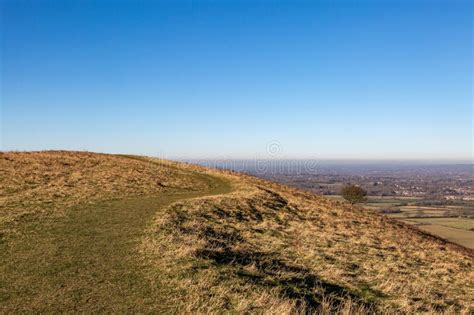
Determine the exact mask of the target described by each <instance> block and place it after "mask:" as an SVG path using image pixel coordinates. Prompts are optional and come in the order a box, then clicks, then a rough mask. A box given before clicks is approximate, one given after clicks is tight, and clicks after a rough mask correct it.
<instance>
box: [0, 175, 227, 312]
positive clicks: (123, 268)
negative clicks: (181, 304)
mask: <svg viewBox="0 0 474 315" xmlns="http://www.w3.org/2000/svg"><path fill="white" fill-rule="evenodd" d="M187 172H191V173H192V174H193V176H195V178H196V180H197V181H204V182H206V183H207V184H208V187H209V188H208V189H207V190H203V191H192V192H190V191H176V192H173V193H162V194H159V195H156V196H151V197H146V198H138V199H128V200H114V201H104V202H100V203H96V204H87V205H81V206H77V207H74V208H72V209H70V210H68V215H67V217H65V218H60V219H58V218H43V219H41V220H31V221H28V222H23V223H22V224H21V226H20V227H19V229H20V230H19V232H20V233H18V236H16V237H15V238H14V240H13V241H8V242H3V243H0V313H4V314H5V313H11V312H28V313H30V312H48V313H49V312H54V313H59V312H61V313H62V312H68V313H69V312H81V313H82V312H84V313H90V312H140V313H142V312H150V311H152V310H157V309H158V308H159V305H157V304H158V303H159V300H160V299H159V297H158V296H157V292H158V290H157V288H156V287H154V286H153V285H150V283H149V282H148V281H146V279H145V277H144V272H143V268H144V266H143V265H142V262H141V261H140V259H139V255H138V252H137V245H138V244H139V242H140V239H141V237H143V235H144V232H145V230H146V227H147V225H148V224H149V223H150V222H151V220H152V219H153V217H154V216H155V215H156V213H157V212H159V211H160V209H164V208H165V207H167V206H168V205H170V204H171V203H173V202H175V201H178V200H182V199H189V198H196V197H202V196H209V195H218V194H225V193H228V192H230V191H231V186H230V184H229V183H228V182H227V181H225V180H223V179H221V178H218V177H215V176H211V175H208V174H203V173H198V172H193V171H187Z"/></svg>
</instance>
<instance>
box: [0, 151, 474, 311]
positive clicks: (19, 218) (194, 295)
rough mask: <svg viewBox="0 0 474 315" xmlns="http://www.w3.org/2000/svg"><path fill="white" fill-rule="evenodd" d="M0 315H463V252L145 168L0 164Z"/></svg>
mask: <svg viewBox="0 0 474 315" xmlns="http://www.w3.org/2000/svg"><path fill="white" fill-rule="evenodd" d="M0 170H1V177H0V206H1V209H0V233H1V234H0V263H1V264H0V275H1V276H0V312H1V313H8V312H32V311H33V312H71V311H74V312H150V311H155V312H165V313H177V312H199V313H208V312H226V311H230V312H235V311H237V312H256V313H328V312H331V311H336V310H338V311H343V312H345V313H368V312H374V311H377V312H380V313H395V312H406V313H414V312H429V313H436V312H439V313H466V314H467V313H469V312H471V311H473V302H472V296H474V283H473V281H472V280H471V279H473V278H474V277H473V276H474V274H473V272H472V270H473V262H474V261H473V255H472V251H469V250H467V249H463V248H462V247H459V246H456V245H453V244H450V243H448V242H445V241H443V240H440V239H437V238H435V237H432V236H430V235H428V234H424V233H421V232H419V231H417V230H416V229H414V228H412V227H409V226H407V225H404V224H402V223H399V222H396V221H392V220H390V219H387V218H384V217H382V216H379V215H376V214H372V213H368V212H366V211H363V210H361V209H359V208H357V207H351V206H350V205H347V204H344V203H341V202H337V201H333V200H328V199H325V198H323V197H318V196H315V195H312V194H309V193H305V192H302V191H298V190H295V189H290V188H288V187H285V186H282V185H278V184H275V183H271V182H267V181H263V180H259V179H256V178H253V177H249V176H244V175H241V174H233V173H228V172H223V171H218V170H210V169H205V168H202V167H197V166H193V165H189V164H182V163H174V162H169V161H162V160H156V159H152V158H145V157H131V156H118V155H105V154H94V153H80V152H36V153H2V154H0Z"/></svg>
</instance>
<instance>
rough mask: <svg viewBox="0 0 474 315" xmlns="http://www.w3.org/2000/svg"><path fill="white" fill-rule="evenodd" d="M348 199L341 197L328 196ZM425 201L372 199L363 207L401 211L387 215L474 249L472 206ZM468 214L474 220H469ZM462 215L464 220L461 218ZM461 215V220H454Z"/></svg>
mask: <svg viewBox="0 0 474 315" xmlns="http://www.w3.org/2000/svg"><path fill="white" fill-rule="evenodd" d="M328 197H330V198H331V199H336V200H341V201H342V200H344V199H343V198H342V197H341V196H338V195H336V196H328ZM421 201H423V199H422V198H414V197H393V196H391V197H379V196H368V197H367V202H366V203H364V204H363V207H364V208H366V209H368V210H372V211H381V212H382V211H383V210H386V209H397V210H399V212H395V213H386V215H387V216H389V217H391V218H395V219H399V220H402V221H403V222H406V223H409V224H412V225H416V226H417V227H418V228H420V229H421V230H424V231H427V232H429V233H431V234H434V235H438V236H440V237H442V238H445V239H447V240H449V241H451V242H454V243H457V244H460V245H463V246H465V247H468V248H474V218H473V216H474V209H473V207H472V206H471V205H469V204H466V205H440V206H425V205H419V203H420V202H421ZM466 213H468V214H470V215H471V217H465V215H466ZM461 215H462V217H461ZM453 216H457V217H453Z"/></svg>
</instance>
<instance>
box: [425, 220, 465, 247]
mask: <svg viewBox="0 0 474 315" xmlns="http://www.w3.org/2000/svg"><path fill="white" fill-rule="evenodd" d="M418 228H420V229H421V230H423V231H426V232H429V233H431V234H435V235H438V236H441V237H443V238H445V239H448V240H450V241H451V242H453V243H456V244H460V245H462V246H465V247H468V248H472V249H474V232H472V231H467V230H461V229H455V228H451V227H447V226H443V225H437V224H429V225H419V226H418Z"/></svg>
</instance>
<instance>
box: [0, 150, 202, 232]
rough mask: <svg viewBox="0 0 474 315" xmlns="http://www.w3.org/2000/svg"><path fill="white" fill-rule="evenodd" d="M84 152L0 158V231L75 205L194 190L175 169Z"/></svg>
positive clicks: (163, 163) (1, 155)
mask: <svg viewBox="0 0 474 315" xmlns="http://www.w3.org/2000/svg"><path fill="white" fill-rule="evenodd" d="M159 162H160V163H161V164H160V163H145V162H144V161H143V160H137V159H125V158H123V157H121V156H114V155H107V154H97V153H88V152H68V151H44V152H7V153H2V152H0V230H1V228H2V227H4V226H5V225H6V223H8V222H12V221H15V220H18V219H21V218H22V217H24V216H27V215H31V214H38V213H49V214H51V213H53V214H56V215H62V214H64V211H65V209H67V208H70V207H71V206H73V205H77V204H81V203H86V202H87V203H90V202H94V201H97V200H104V199H110V198H125V197H133V196H143V195H151V194H156V193H160V192H166V191H172V190H173V189H189V190H200V189H202V188H203V187H201V186H202V183H201V182H198V181H196V180H195V179H194V178H193V177H192V176H191V175H190V174H189V172H184V171H182V170H180V169H177V168H174V167H170V166H174V165H175V163H173V162H167V161H162V160H159Z"/></svg>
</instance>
